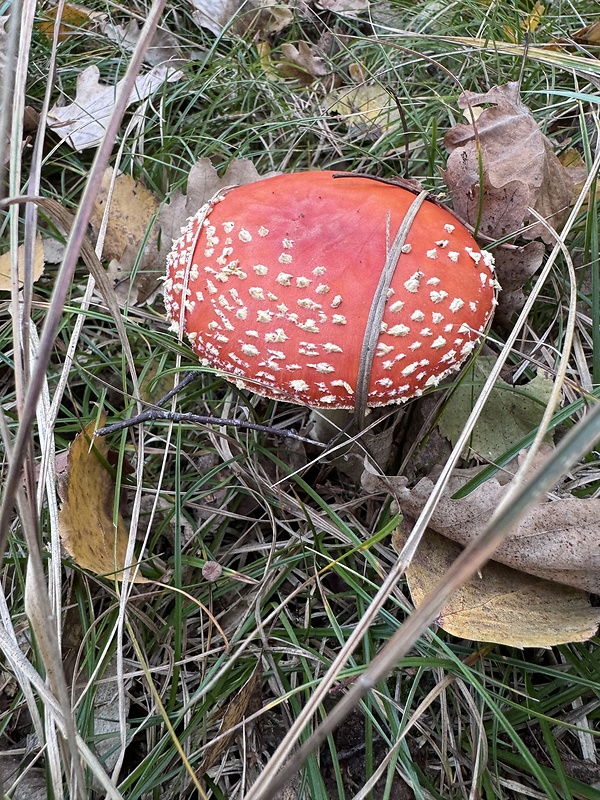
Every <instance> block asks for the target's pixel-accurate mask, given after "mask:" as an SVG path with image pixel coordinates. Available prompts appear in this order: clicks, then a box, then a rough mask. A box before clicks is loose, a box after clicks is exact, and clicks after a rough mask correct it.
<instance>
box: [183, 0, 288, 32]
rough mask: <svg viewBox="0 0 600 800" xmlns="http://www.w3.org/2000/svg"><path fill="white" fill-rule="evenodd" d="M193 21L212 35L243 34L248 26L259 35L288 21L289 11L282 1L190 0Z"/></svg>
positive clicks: (277, 28)
mask: <svg viewBox="0 0 600 800" xmlns="http://www.w3.org/2000/svg"><path fill="white" fill-rule="evenodd" d="M190 2H191V4H192V6H193V7H194V11H193V12H192V17H193V19H194V21H195V22H196V24H197V25H200V26H201V27H202V28H207V29H208V30H209V31H211V32H212V33H214V35H215V36H222V35H226V36H244V35H245V34H246V33H248V31H250V30H252V31H253V32H254V33H255V34H256V35H257V36H260V37H261V38H265V37H267V36H268V35H269V34H271V33H277V32H278V31H281V30H283V29H284V28H287V26H288V25H291V23H292V20H293V15H292V12H291V10H290V8H289V7H288V6H287V5H286V4H285V3H277V2H274V0H190Z"/></svg>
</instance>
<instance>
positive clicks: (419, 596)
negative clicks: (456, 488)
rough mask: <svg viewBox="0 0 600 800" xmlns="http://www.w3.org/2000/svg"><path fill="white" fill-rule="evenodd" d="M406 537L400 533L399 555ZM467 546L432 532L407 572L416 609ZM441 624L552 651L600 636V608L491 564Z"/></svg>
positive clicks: (575, 593)
mask: <svg viewBox="0 0 600 800" xmlns="http://www.w3.org/2000/svg"><path fill="white" fill-rule="evenodd" d="M405 541H406V535H405V534H404V533H403V532H401V531H396V532H395V533H394V534H393V535H392V544H393V547H394V549H395V550H396V551H397V552H400V550H401V549H402V547H403V545H404V543H405ZM461 551H462V548H461V547H460V546H459V545H457V544H455V543H454V542H451V541H450V540H449V539H447V538H446V537H445V536H441V535H440V534H439V533H435V531H433V530H431V529H428V530H427V531H426V532H425V535H424V536H423V538H422V539H421V542H420V544H419V547H418V548H417V552H416V554H415V556H414V558H413V560H412V562H411V564H410V566H409V567H408V569H407V570H406V579H407V581H408V587H409V589H410V593H411V596H412V599H413V602H414V604H415V606H417V607H418V606H419V605H421V603H422V602H423V600H424V599H425V598H426V597H427V595H428V594H429V593H430V592H431V591H433V590H434V589H435V588H436V587H437V586H438V584H439V583H440V582H441V581H443V580H444V578H445V576H446V573H447V572H448V569H449V568H450V566H451V565H452V563H453V562H454V561H455V559H456V558H457V557H458V556H459V555H460V553H461ZM436 623H437V624H438V625H439V626H440V628H443V630H445V631H446V632H447V633H449V634H451V635H452V636H457V637H459V638H461V639H471V640H474V641H479V642H493V643H494V644H504V645H507V646H509V647H552V646H554V645H558V644H566V643H568V642H583V641H585V640H586V639H590V638H591V637H592V636H595V635H596V631H597V629H598V625H599V624H600V609H598V608H592V606H591V605H590V602H589V596H588V593H587V592H583V591H580V590H578V589H572V588H571V587H568V586H561V585H559V584H556V583H552V582H550V581H546V580H542V579H541V578H535V577H533V576H531V575H524V574H523V573H522V572H519V571H518V570H515V569H511V568H510V567H506V566H504V565H503V564H498V563H496V562H494V561H489V562H488V563H487V564H486V565H485V566H484V567H483V568H482V569H481V570H480V571H479V573H478V575H477V576H475V577H473V578H471V580H469V581H467V583H465V584H464V585H463V586H462V587H461V588H460V589H459V590H458V591H457V592H455V593H454V594H453V595H452V597H451V599H450V602H449V603H448V605H446V606H445V607H444V609H443V610H442V612H441V614H440V616H439V617H438V619H437V620H436Z"/></svg>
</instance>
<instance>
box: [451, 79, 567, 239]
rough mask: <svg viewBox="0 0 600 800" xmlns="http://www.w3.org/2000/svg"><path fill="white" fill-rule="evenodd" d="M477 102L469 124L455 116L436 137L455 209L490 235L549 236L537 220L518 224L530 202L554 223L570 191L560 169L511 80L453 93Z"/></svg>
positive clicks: (466, 104)
mask: <svg viewBox="0 0 600 800" xmlns="http://www.w3.org/2000/svg"><path fill="white" fill-rule="evenodd" d="M481 103H486V104H488V103H489V104H491V107H489V108H486V109H484V110H483V111H482V112H481V113H480V114H479V116H478V117H477V119H476V121H475V128H474V126H473V124H469V125H464V124H458V125H455V126H454V127H453V128H451V129H450V130H449V131H448V132H447V133H446V135H445V137H444V144H445V146H446V148H447V149H448V150H449V151H450V156H449V158H448V162H447V165H446V171H445V172H444V173H443V176H444V180H445V182H446V185H447V186H448V189H449V191H450V194H451V196H452V202H453V205H454V210H455V212H456V213H457V214H458V215H459V216H460V217H462V218H463V219H465V220H466V221H467V222H469V223H470V224H471V225H477V224H478V223H479V230H480V231H481V232H482V233H484V234H485V235H487V236H490V237H492V238H494V239H499V238H503V237H511V236H516V235H521V236H523V238H525V239H535V238H537V237H541V238H542V239H543V241H545V242H547V243H553V241H554V240H553V237H552V236H551V234H550V233H549V232H548V231H547V230H546V229H545V228H544V226H543V225H541V224H539V223H537V224H533V225H532V226H531V227H530V228H527V230H524V231H523V230H522V228H523V226H524V225H526V224H527V223H528V222H529V221H530V219H532V216H531V214H530V212H529V211H528V208H529V207H530V206H531V207H532V208H534V209H535V210H536V211H537V212H538V213H539V214H540V215H541V216H542V217H543V218H544V219H546V220H547V221H548V223H549V224H550V225H552V226H553V227H555V228H557V227H559V226H560V224H561V221H562V220H563V219H564V218H565V217H566V214H567V213H568V210H569V206H570V203H571V201H572V198H573V194H574V188H573V181H572V179H571V177H570V175H569V173H568V171H567V170H566V169H565V168H564V167H563V166H562V164H561V163H560V161H559V160H558V158H557V157H556V155H555V154H554V152H553V148H552V144H551V143H550V141H549V140H548V139H547V138H546V137H545V136H544V134H543V133H542V132H541V130H540V128H539V126H538V124H537V122H536V121H535V119H534V118H533V116H532V114H531V112H530V111H529V109H528V108H527V107H526V106H525V105H523V103H522V102H521V99H520V97H519V86H518V84H517V83H508V84H505V85H504V86H494V87H493V88H492V89H490V91H489V92H485V93H484V94H478V93H475V92H463V94H462V95H461V96H460V98H459V101H458V104H459V106H460V108H463V109H465V108H474V107H478V106H479V104H481ZM475 129H476V132H475ZM476 134H477V135H476ZM480 148H481V152H480ZM480 157H481V164H480ZM480 166H481V167H482V168H483V186H482V187H481V186H480V174H479V173H480ZM481 193H482V194H483V198H482V201H483V203H482V214H481V219H479V214H480V194H481Z"/></svg>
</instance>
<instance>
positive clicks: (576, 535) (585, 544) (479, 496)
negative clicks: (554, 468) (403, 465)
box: [363, 470, 600, 594]
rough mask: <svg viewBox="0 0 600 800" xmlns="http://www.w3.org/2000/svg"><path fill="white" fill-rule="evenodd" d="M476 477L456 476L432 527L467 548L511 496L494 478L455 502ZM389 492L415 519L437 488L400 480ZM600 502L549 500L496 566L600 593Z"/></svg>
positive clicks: (516, 533)
mask: <svg viewBox="0 0 600 800" xmlns="http://www.w3.org/2000/svg"><path fill="white" fill-rule="evenodd" d="M471 477H473V476H472V473H471V474H469V473H468V472H467V475H465V474H462V475H461V471H460V470H456V471H455V474H454V475H453V477H452V478H451V479H450V483H449V485H448V487H447V488H446V490H445V491H444V494H443V496H442V498H441V500H440V502H439V504H438V505H437V507H436V509H435V511H434V513H433V516H432V518H431V521H430V523H429V524H430V527H431V528H432V529H433V530H434V531H437V532H438V533H441V534H443V535H444V536H446V537H447V538H448V539H452V540H453V541H455V542H457V543H458V544H461V545H463V546H465V545H467V544H469V542H471V541H472V540H473V539H475V538H476V537H477V536H479V534H480V533H481V531H482V530H483V529H484V527H485V526H486V524H487V522H488V520H489V519H490V517H491V516H492V514H493V513H494V511H495V510H496V508H497V507H498V505H499V504H500V502H501V500H502V498H503V497H504V495H505V494H506V492H507V491H508V488H509V486H510V483H508V484H506V485H501V484H500V483H499V481H498V480H496V479H495V478H492V479H491V480H488V481H486V482H485V483H484V484H483V485H482V486H479V487H478V488H477V489H475V490H474V491H473V492H471V494H470V495H469V496H468V497H465V498H463V499H461V500H452V499H451V498H452V495H453V494H455V493H456V492H457V491H458V490H459V489H460V488H462V486H464V485H465V483H466V482H467V480H469V479H470V478H471ZM376 480H377V479H376V478H375V476H363V485H366V486H369V487H370V488H371V489H373V484H374V482H375V481H376ZM384 486H387V487H388V490H391V491H392V492H393V494H394V496H395V497H396V499H397V501H398V504H399V506H400V509H401V511H402V513H403V514H405V515H408V516H409V517H412V518H414V519H416V518H417V517H418V516H419V514H420V513H421V511H422V510H423V508H424V506H425V503H426V502H427V500H428V498H429V495H430V494H431V490H432V488H433V482H432V481H431V480H430V479H429V478H423V479H422V480H420V481H419V482H418V483H417V485H416V486H415V487H414V488H413V489H409V488H408V487H407V481H406V479H405V478H402V477H387V478H385V479H384V482H382V483H381V484H380V487H381V488H383V487H384ZM599 530H600V502H599V501H598V500H597V499H584V498H578V497H564V498H560V499H557V500H548V501H547V502H544V503H540V504H538V505H536V506H534V507H533V508H531V509H530V510H529V512H528V513H527V514H526V515H525V517H524V518H523V519H522V520H521V522H520V523H519V524H518V525H517V527H516V528H515V529H514V530H513V532H512V533H511V534H510V535H509V536H508V537H507V538H506V539H505V540H504V542H503V543H502V544H501V545H500V547H499V548H498V549H497V550H496V551H495V552H494V561H499V562H501V563H502V564H505V565H506V566H509V567H513V568H514V569H517V570H520V571H522V572H526V573H529V574H530V575H536V576H537V577H540V578H544V579H546V580H549V581H554V582H556V583H564V584H566V585H567V586H572V587H573V588H575V589H581V590H582V591H585V592H592V593H594V594H598V593H600V546H599V538H600V537H599V534H598V531H599Z"/></svg>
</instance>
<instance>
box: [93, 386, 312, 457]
mask: <svg viewBox="0 0 600 800" xmlns="http://www.w3.org/2000/svg"><path fill="white" fill-rule="evenodd" d="M185 380H187V379H184V381H185ZM184 381H182V383H183V382H184ZM180 387H181V384H179V386H176V387H175V389H178V388H180ZM163 400H164V398H163ZM143 422H175V423H182V422H183V423H185V422H188V423H192V424H196V425H229V426H230V427H232V428H239V429H241V430H249V431H260V432H261V433H270V434H272V435H274V436H281V437H282V438H284V439H296V440H297V441H299V442H305V443H306V444H313V445H316V446H317V447H325V446H326V445H325V444H323V443H322V442H316V441H314V439H308V438H307V437H306V436H300V434H299V433H294V432H293V431H288V430H285V429H283V428H275V427H273V426H272V425H258V424H256V423H254V422H244V420H241V419H222V418H221V417H205V416H202V415H200V414H183V413H179V412H177V411H163V409H161V408H151V409H149V410H148V411H143V412H142V413H141V414H137V415H136V416H135V417H131V418H130V419H124V420H122V421H121V422H115V423H114V424H113V425H106V426H105V427H104V428H98V430H97V431H96V435H97V436H108V435H109V434H111V433H116V432H117V431H122V430H124V429H125V428H131V427H132V426H133V425H139V424H141V423H143Z"/></svg>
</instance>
